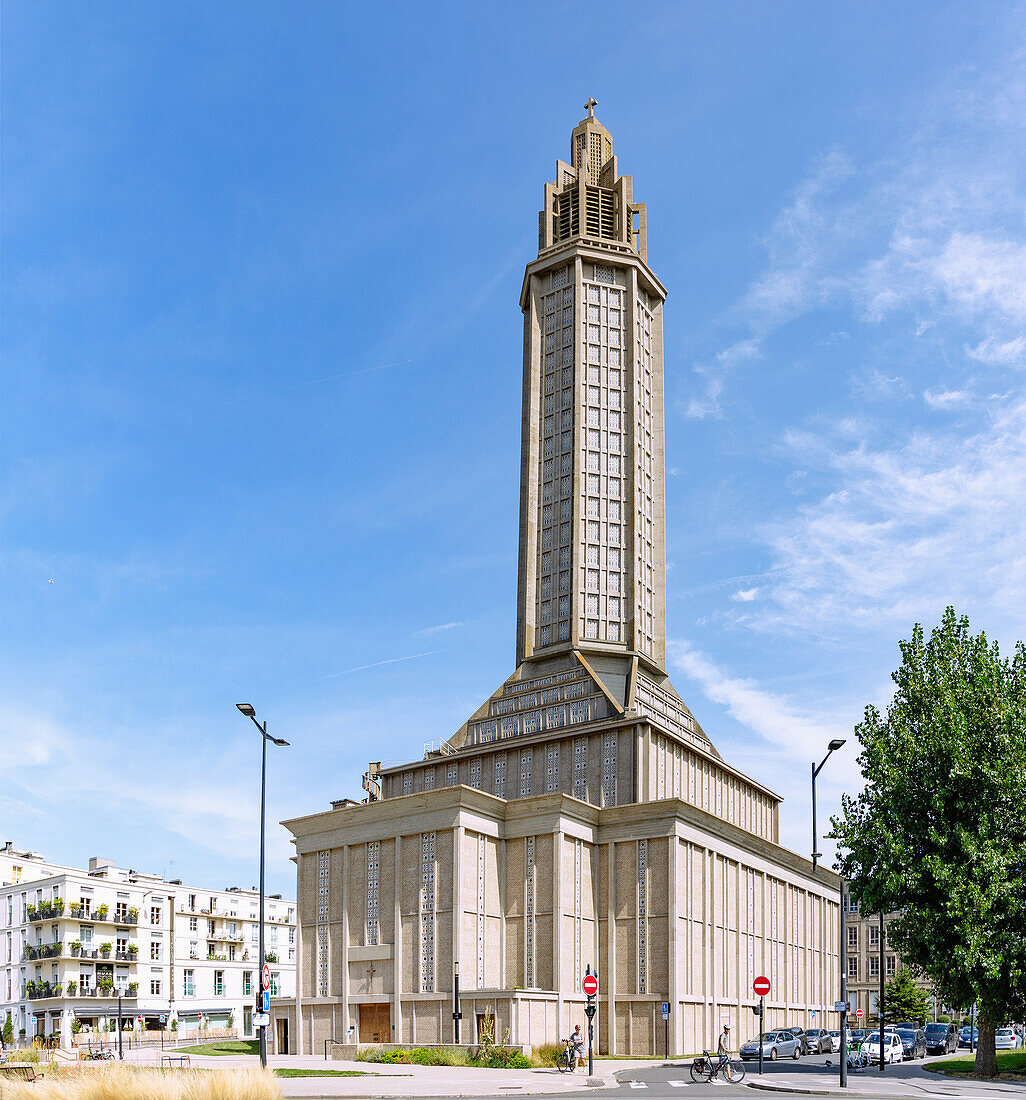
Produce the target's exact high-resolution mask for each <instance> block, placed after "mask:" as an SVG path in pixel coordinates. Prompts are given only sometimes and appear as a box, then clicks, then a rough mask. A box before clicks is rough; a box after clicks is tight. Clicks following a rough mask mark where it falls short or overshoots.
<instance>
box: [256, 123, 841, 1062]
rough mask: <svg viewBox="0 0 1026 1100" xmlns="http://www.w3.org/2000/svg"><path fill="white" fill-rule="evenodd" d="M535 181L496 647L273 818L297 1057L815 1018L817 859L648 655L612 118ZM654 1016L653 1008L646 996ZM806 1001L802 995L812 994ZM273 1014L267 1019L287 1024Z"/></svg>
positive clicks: (826, 941) (660, 298)
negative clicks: (464, 701) (590, 993)
mask: <svg viewBox="0 0 1026 1100" xmlns="http://www.w3.org/2000/svg"><path fill="white" fill-rule="evenodd" d="M593 107H594V103H593V102H589V105H588V116H587V117H586V118H585V119H583V120H582V121H581V122H580V123H579V124H578V125H577V127H576V128H575V129H574V130H573V133H572V135H571V150H570V159H569V161H568V162H563V161H558V162H557V165H556V178H555V180H554V181H553V182H551V183H548V184H546V186H545V199H544V208H543V210H542V211H541V213H540V215H539V249H538V256H537V258H536V259H534V260H532V261H531V262H530V263H529V264H528V265H527V269H526V273H525V276H524V282H523V290H522V293H521V299H520V305H521V309H522V310H523V314H524V385H523V421H522V423H523V438H522V463H521V502H520V547H519V577H518V590H517V634H516V646H517V667H516V669H515V671H514V672H513V673H512V675H510V676H509V677H508V678H507V679H506V680H505V681H504V682H503V683H502V685H501V686H500V687H499V688H498V690H497V691H496V692H495V693H494V694H493V695H492V696H491V697H490V698H489V699H487V700H486V701H485V702H484V703H483V704H482V706H481V707H480V708H479V709H478V710H477V711H476V712H475V713H474V714H473V715H472V716H471V717H470V718H469V719H468V721H467V722H466V723H465V724H464V725H463V726H462V727H461V728H460V729H459V730H458V731H457V732H456V733H455V734H454V736H453V737H452V738H450V739H449V740H448V741H447V742H445V743H443V744H442V745H441V746H440V747H439V748H437V749H434V750H432V751H429V752H427V753H425V755H424V757H423V759H420V760H416V761H411V762H409V763H407V764H403V765H400V766H396V767H388V768H386V769H379V768H377V766H376V765H372V766H371V773H370V774H371V781H370V782H369V783H368V786H369V788H370V790H371V796H370V798H369V799H368V800H367V801H365V802H363V803H354V802H350V801H349V800H343V801H340V802H336V803H333V804H332V808H331V809H330V810H328V811H326V812H324V813H320V814H314V815H311V816H307V817H302V818H297V819H294V820H289V821H286V822H285V823H284V824H285V825H286V827H287V828H288V829H289V830H290V831H291V832H292V834H293V837H294V843H295V848H296V861H297V866H298V920H299V926H300V927H299V959H298V963H297V995H296V999H295V1001H294V1002H292V1001H290V1002H283V1003H281V1004H278V1005H276V1007H275V1009H274V1014H275V1016H276V1017H278V1018H279V1019H284V1020H285V1021H287V1026H286V1029H285V1033H286V1034H287V1035H288V1036H289V1038H288V1040H287V1042H288V1045H289V1048H290V1050H291V1051H293V1052H295V1051H299V1052H302V1053H312V1052H314V1051H321V1050H323V1046H324V1041H325V1040H327V1039H334V1040H336V1041H339V1042H347V1043H348V1042H354V1041H359V1042H385V1043H417V1044H437V1043H449V1042H452V1041H453V1038H454V1020H453V987H454V984H455V975H456V972H457V969H458V973H459V988H460V1007H461V1010H462V1020H461V1028H460V1032H461V1039H462V1041H463V1042H464V1043H475V1042H476V1041H477V1038H478V1035H479V1031H480V1028H481V1026H482V1023H483V1019H484V1017H485V1014H486V1013H487V1014H490V1015H491V1016H492V1017H493V1018H494V1020H495V1035H496V1037H497V1038H498V1039H502V1038H504V1037H506V1036H507V1035H508V1041H509V1042H511V1043H516V1044H524V1045H532V1046H535V1045H539V1044H542V1043H549V1042H555V1041H558V1039H559V1038H560V1037H561V1036H565V1035H567V1034H568V1033H569V1032H570V1031H572V1030H573V1026H574V1024H576V1023H581V1024H582V1026H583V1025H584V1024H585V1022H586V1021H585V1018H584V1012H583V1009H584V1003H585V998H584V995H583V994H582V992H581V979H582V977H583V975H584V973H585V970H586V968H587V967H589V966H590V968H591V969H592V971H594V972H597V974H598V978H599V995H598V1001H597V1003H598V1014H597V1016H596V1019H595V1025H596V1037H597V1040H598V1049H599V1051H600V1052H601V1053H608V1054H621V1055H663V1054H670V1055H673V1054H682V1053H688V1052H694V1051H700V1050H702V1049H703V1047H709V1046H710V1045H711V1044H713V1043H714V1041H715V1037H716V1035H717V1034H718V1032H719V1030H720V1028H721V1026H722V1024H723V1023H724V1022H726V1023H729V1024H730V1025H731V1027H732V1029H734V1034H735V1035H738V1036H739V1039H741V1040H743V1039H744V1038H747V1037H748V1033H749V1032H752V1033H754V1032H755V1030H757V1025H758V1021H757V1020H756V1018H755V1017H754V1016H753V1015H752V1011H751V1009H752V1006H753V1005H754V1004H755V1003H756V998H755V996H754V994H753V993H752V981H753V980H754V979H755V977H757V976H758V975H760V974H765V975H767V976H768V977H769V978H770V980H771V982H772V983H773V986H772V992H771V994H770V996H769V998H767V1011H766V1026H767V1027H771V1026H784V1025H785V1024H794V1025H799V1024H800V1025H803V1026H805V1027H809V1026H814V1021H815V1023H816V1024H818V1026H826V1025H825V1023H824V1020H825V1019H826V1018H827V1017H826V1012H827V1010H828V1008H830V1007H832V1004H833V1001H834V1000H835V999H836V996H837V988H838V936H839V924H840V914H839V908H838V880H837V878H836V876H835V875H833V874H832V873H831V872H829V871H827V870H825V869H823V868H820V869H818V870H817V871H815V872H814V871H813V869H812V865H811V863H810V862H809V861H807V860H806V859H805V858H803V857H801V856H798V855H796V854H794V853H792V852H790V851H787V850H786V849H784V848H782V847H780V845H779V843H778V839H779V837H778V808H779V803H780V799H779V797H778V796H777V795H776V794H774V793H773V792H772V791H771V790H769V789H767V788H766V787H764V786H763V785H762V784H760V783H758V782H757V781H756V780H754V779H752V778H750V777H749V776H746V775H744V774H743V773H742V772H740V771H739V770H738V769H737V768H735V767H733V766H731V765H730V764H729V763H728V762H727V761H726V760H724V759H723V758H722V757H721V755H720V754H719V752H718V751H717V750H716V748H715V747H714V746H713V744H712V742H711V741H710V739H709V738H708V736H707V735H706V733H705V731H704V730H703V729H702V727H701V725H700V724H699V723H698V721H697V720H696V719H695V717H694V715H693V714H692V713H691V711H690V709H689V708H688V706H687V705H686V704H685V703H684V701H683V700H682V699H681V698H680V696H679V695H678V694H677V692H676V690H675V689H674V687H673V685H672V684H671V683H670V680H669V678H668V676H667V672H666V633H665V603H666V599H665V550H664V544H665V537H664V525H665V497H664V484H663V482H664V473H663V341H662V316H663V302H664V300H665V297H666V291H665V288H664V287H663V285H662V284H661V283H660V281H659V279H658V278H657V276H656V275H655V274H654V273H653V272H652V270H651V269H650V268H649V266H648V263H647V222H646V212H645V207H644V205H643V204H639V203H636V202H635V201H634V197H633V188H632V180H631V177H630V176H624V175H620V174H619V170H618V164H617V158H616V157H615V156H614V154H613V149H612V140H611V138H610V135H609V133H608V131H607V130H606V129H605V127H603V126H602V125H601V123H600V122H599V121H598V120H597V119H596V118H595V117H594V112H593ZM664 1002H665V1003H667V1004H668V1005H669V1016H668V1019H666V1020H665V1021H664V1019H663V1007H662V1006H663V1003H664ZM814 1012H815V1016H813V1013H814ZM281 1033H282V1032H281V1028H280V1026H279V1028H278V1029H277V1034H278V1035H279V1036H280V1035H281Z"/></svg>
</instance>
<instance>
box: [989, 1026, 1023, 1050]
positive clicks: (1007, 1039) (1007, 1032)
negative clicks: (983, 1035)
mask: <svg viewBox="0 0 1026 1100" xmlns="http://www.w3.org/2000/svg"><path fill="white" fill-rule="evenodd" d="M1021 1045H1022V1040H1021V1039H1020V1038H1019V1036H1018V1035H1016V1033H1015V1032H1014V1031H1013V1030H1012V1029H1011V1028H1010V1027H999V1028H998V1029H997V1031H995V1032H994V1049H995V1050H1018V1049H1019V1047H1020V1046H1021Z"/></svg>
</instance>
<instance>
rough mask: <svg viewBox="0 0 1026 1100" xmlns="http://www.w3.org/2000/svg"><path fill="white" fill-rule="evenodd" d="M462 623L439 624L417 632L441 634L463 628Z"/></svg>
mask: <svg viewBox="0 0 1026 1100" xmlns="http://www.w3.org/2000/svg"><path fill="white" fill-rule="evenodd" d="M464 625H465V624H464V623H462V622H455V623H439V624H438V625H437V626H426V627H424V629H423V630H418V631H417V633H418V634H441V633H443V632H444V631H446V630H456V629H457V628H458V627H461V626H464Z"/></svg>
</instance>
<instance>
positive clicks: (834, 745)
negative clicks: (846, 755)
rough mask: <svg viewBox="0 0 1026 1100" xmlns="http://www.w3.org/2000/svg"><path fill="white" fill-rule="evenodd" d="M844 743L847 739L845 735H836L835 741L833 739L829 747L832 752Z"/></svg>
mask: <svg viewBox="0 0 1026 1100" xmlns="http://www.w3.org/2000/svg"><path fill="white" fill-rule="evenodd" d="M844 743H845V739H844V738H843V737H835V738H834V739H833V741H831V742H830V744H829V745H827V748H828V749H829V750H830V751H831V752H833V751H834V750H835V749H839V748H840V747H841V746H842V745H843V744H844Z"/></svg>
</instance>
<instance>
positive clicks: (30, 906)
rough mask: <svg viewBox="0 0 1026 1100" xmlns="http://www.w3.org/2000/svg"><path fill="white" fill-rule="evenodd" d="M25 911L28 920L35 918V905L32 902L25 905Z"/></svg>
mask: <svg viewBox="0 0 1026 1100" xmlns="http://www.w3.org/2000/svg"><path fill="white" fill-rule="evenodd" d="M25 912H26V913H28V919H29V920H35V919H36V907H35V906H34V905H33V904H32V902H29V903H28V905H26V906H25Z"/></svg>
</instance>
